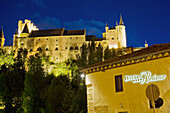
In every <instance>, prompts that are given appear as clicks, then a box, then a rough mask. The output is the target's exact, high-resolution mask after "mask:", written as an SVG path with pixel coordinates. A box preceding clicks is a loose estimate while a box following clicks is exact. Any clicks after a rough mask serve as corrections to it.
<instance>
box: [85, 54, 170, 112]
mask: <svg viewBox="0 0 170 113" xmlns="http://www.w3.org/2000/svg"><path fill="white" fill-rule="evenodd" d="M143 71H150V72H152V75H153V74H156V75H162V74H165V75H166V76H167V77H166V79H165V80H163V81H157V82H150V83H148V84H146V83H145V84H140V83H132V82H124V76H125V75H135V74H138V75H139V74H140V73H141V72H143ZM115 75H122V77H123V92H115ZM149 84H155V85H157V86H158V87H159V90H160V96H159V97H161V98H162V99H163V101H164V104H163V106H161V107H160V108H159V109H156V113H170V57H166V58H160V59H156V60H152V61H146V62H141V63H137V64H133V65H128V66H123V67H119V68H113V69H109V70H105V72H103V71H100V72H95V73H90V74H87V75H86V85H87V99H88V103H89V104H90V105H91V107H89V109H88V110H89V111H88V112H89V113H90V112H92V113H97V112H98V113H101V112H104V113H105V112H108V113H118V112H123V111H128V113H153V109H150V107H149V100H148V99H147V97H146V94H145V91H146V87H147V86H148V85H149ZM89 89H90V90H91V91H90V90H89ZM89 91H90V92H89ZM88 96H91V97H90V100H89V97H88Z"/></svg>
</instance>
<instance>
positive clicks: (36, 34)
mask: <svg viewBox="0 0 170 113" xmlns="http://www.w3.org/2000/svg"><path fill="white" fill-rule="evenodd" d="M63 30H64V29H48V30H36V31H32V32H31V33H30V35H29V37H43V36H61V35H62V33H63Z"/></svg>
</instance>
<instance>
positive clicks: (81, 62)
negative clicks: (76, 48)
mask: <svg viewBox="0 0 170 113" xmlns="http://www.w3.org/2000/svg"><path fill="white" fill-rule="evenodd" d="M87 53H88V51H87V45H86V44H85V43H83V45H82V48H81V56H80V57H79V58H78V60H77V64H78V65H79V67H82V68H83V67H86V66H87Z"/></svg>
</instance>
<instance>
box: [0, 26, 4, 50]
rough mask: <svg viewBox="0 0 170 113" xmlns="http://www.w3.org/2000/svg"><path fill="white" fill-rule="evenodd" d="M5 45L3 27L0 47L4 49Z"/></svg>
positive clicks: (0, 34)
mask: <svg viewBox="0 0 170 113" xmlns="http://www.w3.org/2000/svg"><path fill="white" fill-rule="evenodd" d="M4 43H5V38H4V32H3V27H1V32H0V46H1V47H3V46H4Z"/></svg>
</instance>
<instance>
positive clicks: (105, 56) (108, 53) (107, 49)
mask: <svg viewBox="0 0 170 113" xmlns="http://www.w3.org/2000/svg"><path fill="white" fill-rule="evenodd" d="M111 56H112V54H111V51H110V50H109V46H107V48H106V49H105V51H104V60H107V59H109V58H111Z"/></svg>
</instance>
